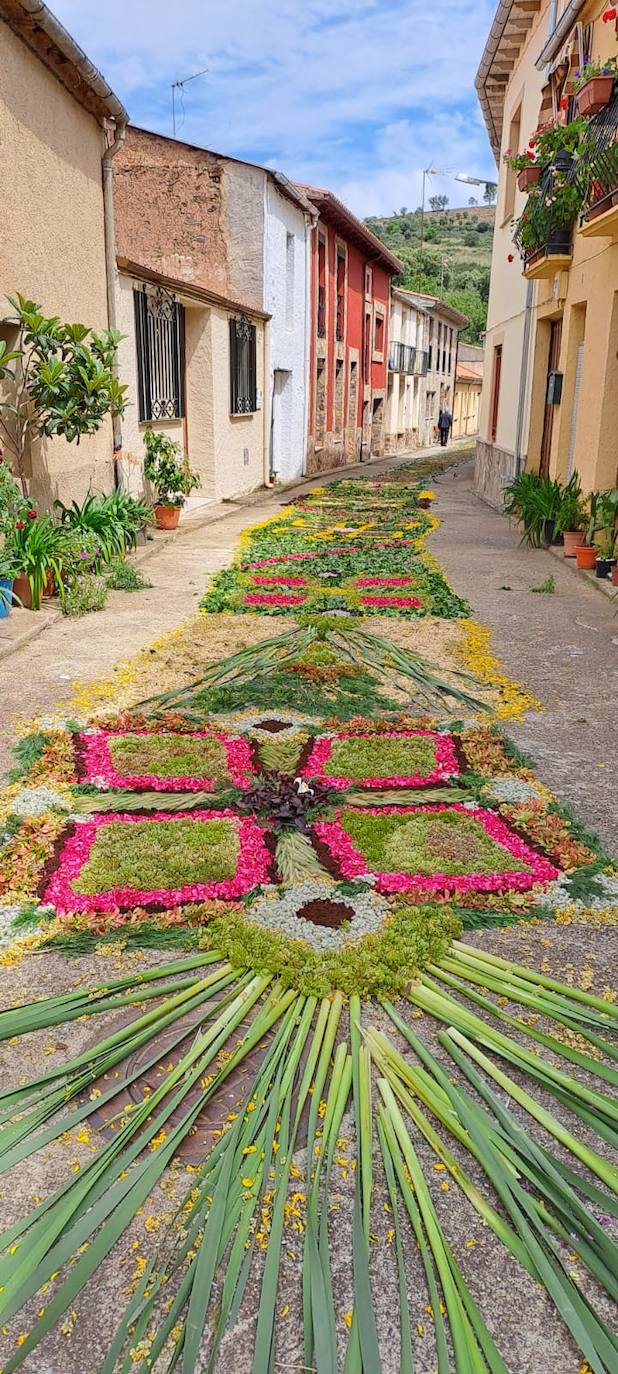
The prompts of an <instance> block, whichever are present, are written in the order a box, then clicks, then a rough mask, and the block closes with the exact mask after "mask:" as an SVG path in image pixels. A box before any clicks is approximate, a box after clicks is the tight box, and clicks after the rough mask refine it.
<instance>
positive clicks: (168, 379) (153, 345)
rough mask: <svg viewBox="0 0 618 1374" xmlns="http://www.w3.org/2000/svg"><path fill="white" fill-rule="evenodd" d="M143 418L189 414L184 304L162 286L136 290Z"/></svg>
mask: <svg viewBox="0 0 618 1374" xmlns="http://www.w3.org/2000/svg"><path fill="white" fill-rule="evenodd" d="M133 304H134V307H135V337H136V341H137V377H138V405H139V418H140V420H142V421H144V420H175V419H180V418H181V417H182V416H183V415H184V413H185V394H184V370H185V369H184V334H185V312H184V307H183V306H182V305H180V304H179V303H178V301H177V300H176V299H175V297H174V296H173V295H172V294H171V293H170V292H169V291H164V290H163V288H162V287H157V288H156V290H147V289H146V287H143V288H141V289H140V290H135V291H134V292H133Z"/></svg>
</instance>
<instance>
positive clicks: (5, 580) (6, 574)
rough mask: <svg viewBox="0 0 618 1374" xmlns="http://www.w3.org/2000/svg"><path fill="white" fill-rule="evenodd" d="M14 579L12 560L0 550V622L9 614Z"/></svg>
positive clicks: (8, 554)
mask: <svg viewBox="0 0 618 1374" xmlns="http://www.w3.org/2000/svg"><path fill="white" fill-rule="evenodd" d="M14 577H15V568H14V565H13V559H12V557H11V555H10V553H8V552H7V551H6V550H5V549H0V620H5V619H6V617H7V615H10V614H11V606H12V604H13V600H14V594H13V581H14Z"/></svg>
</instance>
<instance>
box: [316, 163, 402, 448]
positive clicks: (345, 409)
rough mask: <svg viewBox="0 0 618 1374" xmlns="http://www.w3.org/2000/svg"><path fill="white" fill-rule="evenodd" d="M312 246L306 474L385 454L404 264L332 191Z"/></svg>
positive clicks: (322, 198) (325, 197)
mask: <svg viewBox="0 0 618 1374" xmlns="http://www.w3.org/2000/svg"><path fill="white" fill-rule="evenodd" d="M302 190H303V191H304V193H305V195H306V197H307V199H308V200H310V201H311V203H312V204H313V205H314V206H315V209H316V210H317V211H318V218H317V220H316V223H315V225H314V227H313V230H312V244H311V300H312V309H311V340H310V363H309V366H310V374H309V418H308V436H307V472H308V473H310V474H313V473H317V472H326V471H328V470H329V469H330V468H338V467H344V466H345V465H346V463H358V462H362V461H367V460H368V459H369V457H370V456H378V455H380V454H382V453H384V433H385V410H386V389H387V370H388V320H389V305H390V289H391V279H392V277H393V276H395V275H396V274H397V273H399V272H401V271H402V264H401V263H400V262H399V260H398V258H396V257H395V256H394V255H393V254H392V253H389V251H388V249H387V248H386V247H385V246H384V244H383V243H381V242H380V240H379V239H378V238H376V237H375V235H374V234H372V233H371V231H370V230H369V229H368V228H367V226H366V225H364V224H362V223H361V221H360V220H358V219H357V218H356V216H355V215H353V214H352V212H351V211H350V210H348V209H347V207H346V206H345V205H343V204H342V202H341V201H340V200H338V199H337V197H336V196H334V195H333V194H332V192H330V191H321V190H317V189H316V188H315V187H311V186H303V187H302Z"/></svg>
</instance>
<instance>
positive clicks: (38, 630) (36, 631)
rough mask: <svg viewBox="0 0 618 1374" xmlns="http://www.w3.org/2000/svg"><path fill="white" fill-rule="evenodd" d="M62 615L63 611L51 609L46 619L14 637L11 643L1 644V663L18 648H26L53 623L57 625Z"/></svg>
mask: <svg viewBox="0 0 618 1374" xmlns="http://www.w3.org/2000/svg"><path fill="white" fill-rule="evenodd" d="M61 617H62V611H50V612H49V614H48V615H47V617H46V618H45V620H43V621H38V623H37V624H36V625H33V626H32V629H31V630H24V633H23V634H21V635H20V636H19V638H18V639H14V640H13V641H12V642H11V643H10V644H7V645H0V663H1V662H2V661H3V660H4V659H5V658H10V656H11V654H16V653H17V651H18V649H25V647H26V645H27V644H31V643H32V641H33V640H34V639H39V638H40V636H41V635H43V634H45V631H46V630H48V629H49V628H50V626H51V625H55V624H56V623H57V621H58V620H60V619H61Z"/></svg>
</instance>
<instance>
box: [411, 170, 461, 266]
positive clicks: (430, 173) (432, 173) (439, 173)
mask: <svg viewBox="0 0 618 1374" xmlns="http://www.w3.org/2000/svg"><path fill="white" fill-rule="evenodd" d="M452 172H453V169H452V167H443V168H439V167H432V165H431V163H430V164H429V167H425V168H424V169H423V194H422V197H421V241H420V244H419V250H418V271H419V276H422V274H423V243H424V236H425V181H426V179H427V177H447V176H452Z"/></svg>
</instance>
